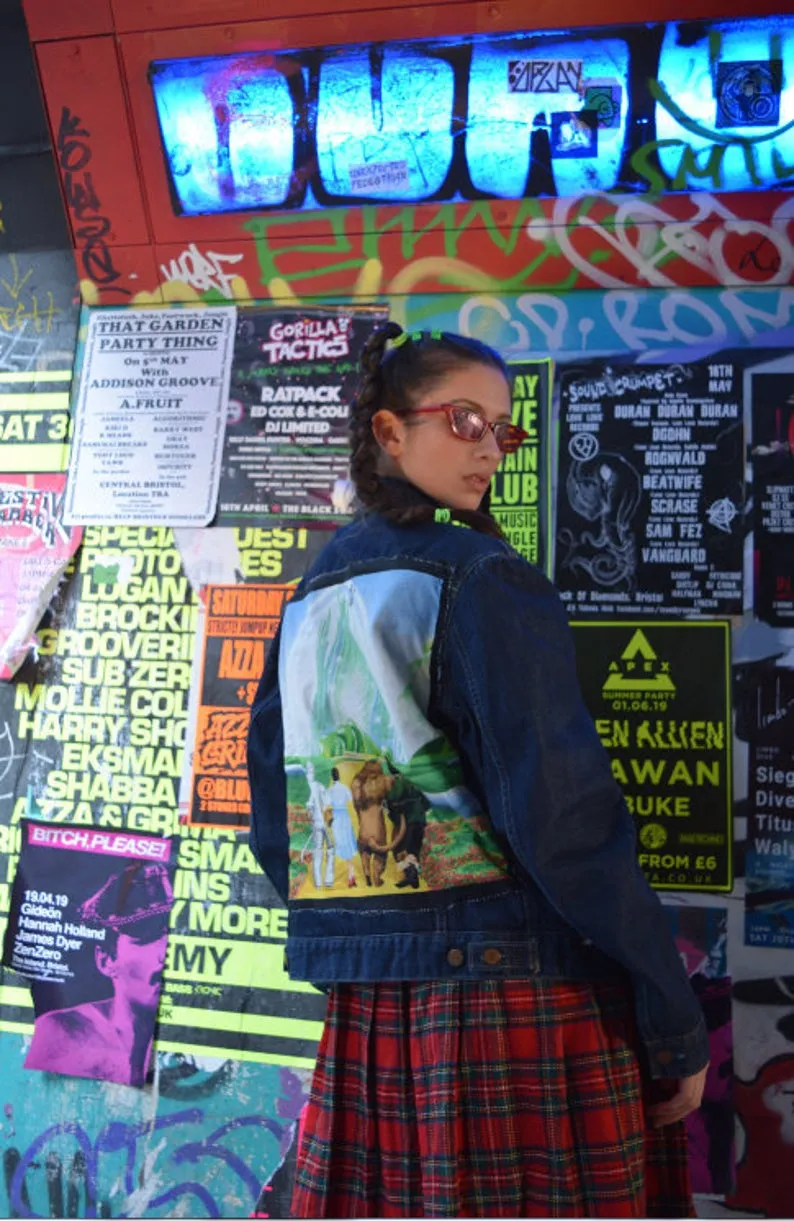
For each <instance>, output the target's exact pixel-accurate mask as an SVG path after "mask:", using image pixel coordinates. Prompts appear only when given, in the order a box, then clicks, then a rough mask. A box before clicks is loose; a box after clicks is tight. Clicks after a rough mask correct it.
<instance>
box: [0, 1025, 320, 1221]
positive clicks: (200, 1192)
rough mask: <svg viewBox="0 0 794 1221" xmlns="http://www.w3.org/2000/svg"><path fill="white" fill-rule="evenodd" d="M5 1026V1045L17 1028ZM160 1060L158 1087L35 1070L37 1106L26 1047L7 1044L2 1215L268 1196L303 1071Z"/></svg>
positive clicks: (233, 1212) (285, 1150)
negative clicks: (27, 1085) (25, 1067)
mask: <svg viewBox="0 0 794 1221" xmlns="http://www.w3.org/2000/svg"><path fill="white" fill-rule="evenodd" d="M2 1037H3V1041H4V1044H8V1043H10V1042H11V1039H12V1037H13V1036H8V1035H4V1036H2ZM157 1059H158V1071H157V1074H156V1076H155V1080H154V1082H153V1086H152V1088H151V1089H150V1090H146V1091H143V1092H141V1091H137V1090H130V1089H127V1088H125V1087H118V1086H108V1085H107V1084H106V1083H100V1082H86V1081H75V1080H73V1079H71V1078H59V1077H54V1076H51V1075H49V1074H48V1075H46V1076H38V1075H37V1076H38V1080H37V1085H38V1086H39V1087H40V1088H39V1090H37V1091H36V1095H35V1096H36V1099H37V1102H36V1106H35V1108H33V1107H29V1106H26V1098H25V1092H24V1089H23V1082H22V1080H21V1074H20V1071H19V1067H18V1063H17V1062H19V1063H21V1057H20V1056H19V1055H18V1054H17V1055H13V1056H9V1054H8V1051H6V1050H5V1047H4V1081H3V1094H4V1096H5V1097H6V1098H8V1097H9V1096H10V1097H12V1098H13V1101H6V1102H5V1103H4V1117H5V1123H4V1125H3V1127H2V1129H0V1130H1V1131H2V1142H0V1146H1V1147H2V1148H3V1152H2V1162H3V1177H2V1181H0V1211H2V1214H3V1215H4V1216H7V1217H86V1218H92V1217H165V1216H175V1215H179V1216H193V1217H197V1216H202V1217H247V1216H249V1215H250V1214H251V1213H252V1212H253V1210H254V1209H255V1207H256V1206H257V1202H258V1201H260V1200H268V1202H269V1197H271V1198H272V1195H273V1193H272V1192H271V1193H268V1192H267V1191H265V1192H263V1190H262V1189H263V1187H264V1186H265V1185H267V1184H268V1183H269V1181H271V1180H272V1179H273V1178H274V1176H275V1175H276V1173H277V1172H278V1171H279V1169H280V1168H281V1167H283V1166H284V1164H285V1161H286V1159H287V1158H288V1156H289V1155H290V1151H291V1147H292V1144H293V1141H294V1137H295V1131H296V1127H297V1120H298V1116H299V1114H300V1110H301V1107H302V1106H303V1105H304V1104H305V1101H306V1093H305V1084H306V1083H305V1074H303V1075H299V1074H297V1073H295V1072H293V1071H292V1070H290V1069H285V1068H276V1067H270V1066H265V1065H254V1064H246V1063H242V1062H239V1061H218V1060H215V1061H209V1062H207V1064H205V1065H203V1066H202V1065H199V1064H197V1063H196V1062H195V1061H194V1060H192V1059H190V1058H188V1057H183V1056H168V1055H165V1054H163V1053H160V1054H159V1055H158V1057H157ZM9 1062H10V1071H9V1074H8V1079H6V1073H5V1065H6V1064H7V1063H9ZM26 1076H27V1077H28V1078H30V1077H31V1076H32V1074H30V1073H28V1074H26ZM42 1090H43V1091H44V1094H45V1098H46V1105H42V1097H41V1094H42ZM53 1112H55V1114H53ZM45 1114H46V1115H47V1119H46V1122H44V1123H42V1116H43V1115H45ZM61 1116H64V1117H63V1118H61ZM67 1116H68V1117H67ZM3 1190H5V1193H6V1200H5V1201H4V1202H3V1200H2V1196H3ZM273 1202H274V1203H275V1201H273ZM279 1203H281V1201H279ZM270 1211H273V1212H274V1211H275V1210H274V1209H271V1210H270Z"/></svg>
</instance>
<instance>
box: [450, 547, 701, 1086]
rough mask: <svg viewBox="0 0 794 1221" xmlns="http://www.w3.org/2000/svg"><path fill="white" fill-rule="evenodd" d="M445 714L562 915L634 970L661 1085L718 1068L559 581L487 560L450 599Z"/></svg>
mask: <svg viewBox="0 0 794 1221" xmlns="http://www.w3.org/2000/svg"><path fill="white" fill-rule="evenodd" d="M439 707H440V709H443V711H444V718H445V720H446V719H449V721H450V722H451V728H453V729H454V731H455V733H456V735H457V739H458V746H459V749H460V750H461V752H462V754H463V756H464V758H465V759H466V760H467V766H468V767H469V768H472V769H473V771H474V777H473V779H476V781H477V783H478V785H479V787H480V791H481V793H482V794H483V795H484V796H485V797H486V798H487V807H488V811H489V814H490V817H491V820H492V822H493V824H494V827H495V829H496V831H497V832H499V833H500V834H501V835H503V836H504V837H505V838H506V839H507V840H508V842H509V844H510V846H511V848H512V850H513V852H514V854H515V856H516V858H517V860H518V863H519V864H520V865H521V866H522V868H523V869H524V870H525V871H526V872H527V873H528V874H529V875H530V877H531V878H532V879H533V880H534V882H535V883H536V885H537V886H538V887H539V889H540V890H541V891H542V893H543V894H544V895H545V896H546V898H547V900H548V901H549V902H550V903H551V904H552V906H553V907H554V908H555V909H556V911H557V912H558V913H559V915H560V916H561V917H562V918H563V920H564V921H565V922H566V923H567V924H569V925H570V926H571V927H572V928H573V929H574V930H575V931H576V932H577V933H579V935H580V936H581V937H582V938H583V939H585V940H586V941H590V942H592V943H593V944H595V945H596V946H597V947H598V948H599V949H600V950H602V951H603V952H604V953H606V954H608V955H609V956H610V957H611V958H613V959H614V960H616V961H617V962H618V963H620V964H621V965H622V966H623V967H624V968H626V969H627V970H628V972H629V973H630V975H631V976H632V979H633V982H634V986H635V987H634V991H635V998H636V1009H637V1019H638V1025H639V1029H640V1035H641V1038H642V1040H643V1042H644V1044H645V1047H646V1050H647V1053H648V1058H649V1061H650V1070H651V1073H652V1075H653V1076H654V1077H681V1076H687V1075H689V1074H691V1073H695V1072H697V1071H699V1070H700V1069H701V1068H702V1067H703V1066H704V1065H705V1064H707V1063H708V1058H709V1054H708V1037H707V1034H706V1028H705V1023H704V1020H703V1015H702V1011H701V1008H700V1004H699V1002H698V1000H697V998H696V997H695V995H694V992H693V990H692V988H691V986H690V984H689V981H688V979H687V976H686V973H685V971H684V969H683V966H682V963H681V961H680V958H679V956H678V953H677V951H676V947H675V943H674V941H673V937H672V934H671V931H670V927H669V924H668V921H667V918H666V916H665V913H664V909H663V908H662V905H661V902H660V901H659V899H658V897H657V896H656V894H655V893H654V892H653V890H651V888H650V886H649V885H648V883H647V882H646V880H645V877H644V875H643V873H642V871H641V869H640V867H639V864H638V862H637V853H636V842H635V832H634V825H633V821H632V818H631V815H630V814H629V811H628V808H627V806H626V803H625V801H624V799H623V796H622V793H621V791H620V788H619V787H618V785H617V783H616V781H615V780H614V778H613V776H612V770H611V765H610V761H609V757H608V755H607V753H606V751H605V749H604V747H603V746H602V744H601V741H600V739H599V737H598V734H597V732H596V729H595V725H594V723H593V720H592V718H591V716H590V714H589V712H588V711H587V708H586V707H585V704H584V701H583V699H582V695H581V692H580V690H579V683H578V679H577V675H576V664H575V655H574V649H573V637H572V633H571V630H570V627H569V625H568V620H567V615H566V612H565V609H564V607H563V605H562V602H561V601H560V599H559V597H558V595H557V593H556V591H555V589H554V587H553V586H552V585H551V583H550V582H549V581H547V580H546V578H545V577H544V576H543V575H542V574H541V573H540V572H539V571H538V570H537V569H535V568H533V567H532V566H531V565H529V564H527V563H525V562H524V561H523V560H522V559H520V558H519V557H517V556H505V555H491V556H488V557H485V558H483V559H481V560H479V561H477V562H476V564H475V565H474V566H473V568H472V569H471V570H470V572H469V574H468V576H467V577H466V578H465V579H464V580H463V582H462V584H461V586H460V587H459V589H458V591H457V593H456V596H455V598H454V601H453V604H452V610H451V612H450V618H449V622H448V631H447V634H446V643H445V646H444V654H443V656H442V660H441V681H440V683H439Z"/></svg>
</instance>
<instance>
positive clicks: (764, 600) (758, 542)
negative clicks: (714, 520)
mask: <svg viewBox="0 0 794 1221" xmlns="http://www.w3.org/2000/svg"><path fill="white" fill-rule="evenodd" d="M752 415H753V441H752V446H751V449H750V457H751V461H752V469H753V505H754V522H753V525H754V534H755V591H754V603H755V613H756V615H757V616H758V618H759V619H764V620H765V621H766V622H767V623H771V624H774V625H775V626H776V627H794V373H756V374H755V375H754V376H753V379H752Z"/></svg>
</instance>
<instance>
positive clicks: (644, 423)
mask: <svg viewBox="0 0 794 1221" xmlns="http://www.w3.org/2000/svg"><path fill="white" fill-rule="evenodd" d="M560 394H561V407H560V449H559V480H558V485H557V535H556V550H555V557H556V558H555V570H556V584H557V586H558V588H559V589H560V592H561V594H562V597H563V600H564V601H565V602H566V603H567V605H568V608H569V610H571V611H572V612H574V611H575V612H576V613H578V614H582V613H584V612H585V611H586V612H587V613H596V614H611V615H628V614H637V613H641V614H655V615H659V614H664V615H679V614H680V615H683V614H693V613H698V612H700V613H701V614H711V615H730V614H739V613H740V612H741V608H742V572H743V565H742V548H743V528H742V506H743V499H744V453H743V439H742V436H743V434H742V392H741V377H740V376H739V375H738V370H737V368H736V367H735V365H733V364H732V363H731V362H728V361H719V362H718V361H709V362H698V363H696V364H691V365H633V366H623V367H613V366H610V365H605V364H603V363H596V362H593V363H591V364H589V365H581V366H576V367H573V368H569V369H566V370H565V371H564V372H563V374H562V377H561V390H560Z"/></svg>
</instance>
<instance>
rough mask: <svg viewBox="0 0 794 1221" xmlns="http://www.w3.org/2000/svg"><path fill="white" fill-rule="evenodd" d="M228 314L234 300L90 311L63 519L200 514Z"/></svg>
mask: <svg viewBox="0 0 794 1221" xmlns="http://www.w3.org/2000/svg"><path fill="white" fill-rule="evenodd" d="M234 322H235V309H234V308H233V307H223V308H220V307H219V308H215V307H213V308H203V309H165V310H164V309H158V310H156V309H140V310H135V309H119V310H109V309H100V310H91V311H90V312H89V316H88V333H87V337H86V341H85V350H84V357H83V362H82V368H81V371H80V376H79V386H78V391H77V401H76V408H75V432H74V441H73V444H72V454H71V462H70V465H69V479H68V483H67V488H66V505H65V509H64V520H65V521H66V522H68V523H69V524H74V525H80V524H86V525H88V524H94V525H113V524H114V523H125V524H127V525H146V524H155V525H167V526H205V525H207V524H208V522H209V521H210V520H211V519H212V517H213V515H214V513H215V505H216V497H217V491H218V480H219V478H220V461H221V453H222V449H223V433H224V425H225V422H226V409H227V402H228V397H229V377H230V374H231V361H232V348H233V342H234Z"/></svg>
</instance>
